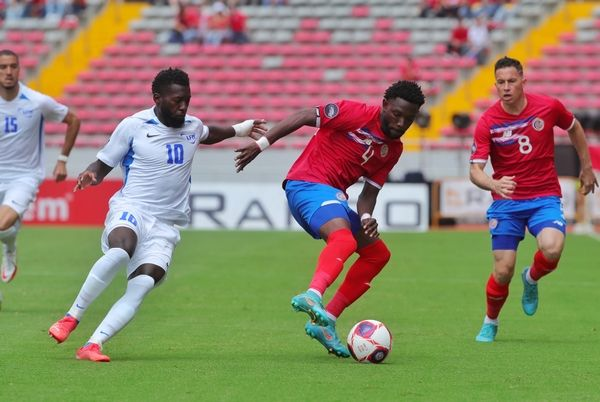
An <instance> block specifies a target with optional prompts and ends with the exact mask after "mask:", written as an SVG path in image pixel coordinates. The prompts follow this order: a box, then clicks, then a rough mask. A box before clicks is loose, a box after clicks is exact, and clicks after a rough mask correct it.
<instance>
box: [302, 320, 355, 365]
mask: <svg viewBox="0 0 600 402" xmlns="http://www.w3.org/2000/svg"><path fill="white" fill-rule="evenodd" d="M304 330H305V331H306V335H308V336H310V337H311V338H313V339H316V340H317V341H319V342H320V343H321V345H323V346H325V349H327V351H328V352H329V353H332V354H334V355H336V356H338V357H350V352H349V351H348V348H347V347H346V346H345V345H344V344H342V342H341V341H340V338H338V335H337V333H336V332H335V322H331V323H330V324H329V325H327V326H320V325H317V324H314V323H313V322H312V321H308V322H307V323H306V325H305V326H304Z"/></svg>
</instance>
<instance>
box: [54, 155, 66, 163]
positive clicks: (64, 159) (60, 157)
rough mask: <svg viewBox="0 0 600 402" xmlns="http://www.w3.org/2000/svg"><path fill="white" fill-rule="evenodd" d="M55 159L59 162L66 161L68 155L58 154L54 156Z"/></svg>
mask: <svg viewBox="0 0 600 402" xmlns="http://www.w3.org/2000/svg"><path fill="white" fill-rule="evenodd" d="M56 160H59V161H61V162H66V161H68V160H69V157H68V156H67V155H58V157H57V158H56Z"/></svg>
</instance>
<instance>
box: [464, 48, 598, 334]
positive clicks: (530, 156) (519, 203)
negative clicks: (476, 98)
mask: <svg viewBox="0 0 600 402" xmlns="http://www.w3.org/2000/svg"><path fill="white" fill-rule="evenodd" d="M494 71H495V78H496V82H495V85H496V90H497V92H498V96H499V98H500V100H499V101H498V102H496V103H495V104H494V105H492V106H491V107H490V108H489V109H488V110H487V111H485V112H484V113H483V115H482V116H481V118H480V119H479V122H478V124H477V128H476V129H475V137H474V142H473V149H472V154H471V169H470V177H471V181H472V182H473V183H474V184H475V185H476V186H478V187H480V188H482V189H484V190H490V191H491V192H492V197H493V200H494V201H493V202H492V205H491V206H490V208H489V209H488V212H487V219H488V222H489V227H490V232H491V235H492V251H493V254H494V269H493V272H492V274H491V275H490V277H489V279H488V282H487V286H486V296H487V312H486V316H485V319H484V322H483V326H482V328H481V330H480V332H479V334H478V335H477V337H476V338H475V339H476V340H477V341H479V342H492V341H494V339H495V337H496V333H497V331H498V315H499V314H500V310H501V308H502V306H503V305H504V302H505V301H506V298H507V297H508V286H509V284H510V281H511V279H512V277H513V274H514V270H515V262H516V258H517V247H518V245H519V242H520V241H521V240H523V238H524V237H525V229H526V228H527V230H529V232H530V233H531V234H532V235H533V236H534V237H535V238H536V241H537V246H538V251H537V252H536V254H535V255H534V257H533V263H532V264H531V266H530V267H526V268H525V269H524V270H523V272H522V273H521V279H522V281H523V296H522V298H521V304H522V307H523V311H524V312H525V314H527V315H533V314H534V313H535V312H536V310H537V306H538V286H537V281H538V280H539V279H540V278H541V277H543V276H544V275H547V274H549V273H551V272H552V271H554V270H555V269H556V267H557V265H558V261H559V259H560V256H561V253H562V250H563V246H564V241H565V233H566V224H567V223H566V221H565V217H564V215H563V211H562V205H561V199H560V198H561V196H562V195H561V191H560V186H559V182H558V175H557V173H556V168H555V166H554V127H555V126H557V127H559V128H561V129H563V130H567V132H568V133H569V138H570V139H571V142H572V143H573V146H574V147H575V149H576V151H577V154H578V156H579V160H580V162H581V173H580V177H579V178H580V180H581V192H582V193H583V194H588V193H589V192H593V191H594V188H595V187H596V186H597V185H598V183H597V181H596V177H595V176H594V172H593V170H592V165H591V161H590V156H589V152H588V148H587V143H586V140H585V134H584V132H583V128H582V127H581V124H579V122H578V121H577V119H575V117H574V116H573V114H572V113H571V112H569V111H568V110H567V109H566V108H565V107H564V106H563V104H562V103H561V102H559V101H558V100H557V99H554V98H551V97H548V96H542V95H535V94H526V93H525V92H524V90H523V87H524V84H525V82H526V79H525V78H524V76H523V67H522V65H521V63H520V62H519V61H518V60H515V59H511V58H509V57H504V58H502V59H500V60H498V61H497V62H496V65H495V69H494ZM488 157H489V159H490V161H491V164H492V167H493V169H494V173H493V175H492V176H491V177H490V176H489V175H488V174H487V173H485V172H484V167H485V165H486V163H487V160H488Z"/></svg>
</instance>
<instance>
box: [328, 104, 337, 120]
mask: <svg viewBox="0 0 600 402" xmlns="http://www.w3.org/2000/svg"><path fill="white" fill-rule="evenodd" d="M324 110H325V116H327V117H328V118H330V119H333V118H334V117H335V116H337V115H338V113H339V112H340V108H339V107H338V105H336V104H335V103H328V104H327V105H325V109H324Z"/></svg>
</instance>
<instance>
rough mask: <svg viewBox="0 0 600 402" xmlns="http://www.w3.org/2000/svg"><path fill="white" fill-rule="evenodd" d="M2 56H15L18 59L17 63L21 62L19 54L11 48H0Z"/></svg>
mask: <svg viewBox="0 0 600 402" xmlns="http://www.w3.org/2000/svg"><path fill="white" fill-rule="evenodd" d="M0 56H14V57H15V58H16V59H17V64H18V63H19V55H18V54H16V53H15V52H13V51H12V50H10V49H2V50H0Z"/></svg>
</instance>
